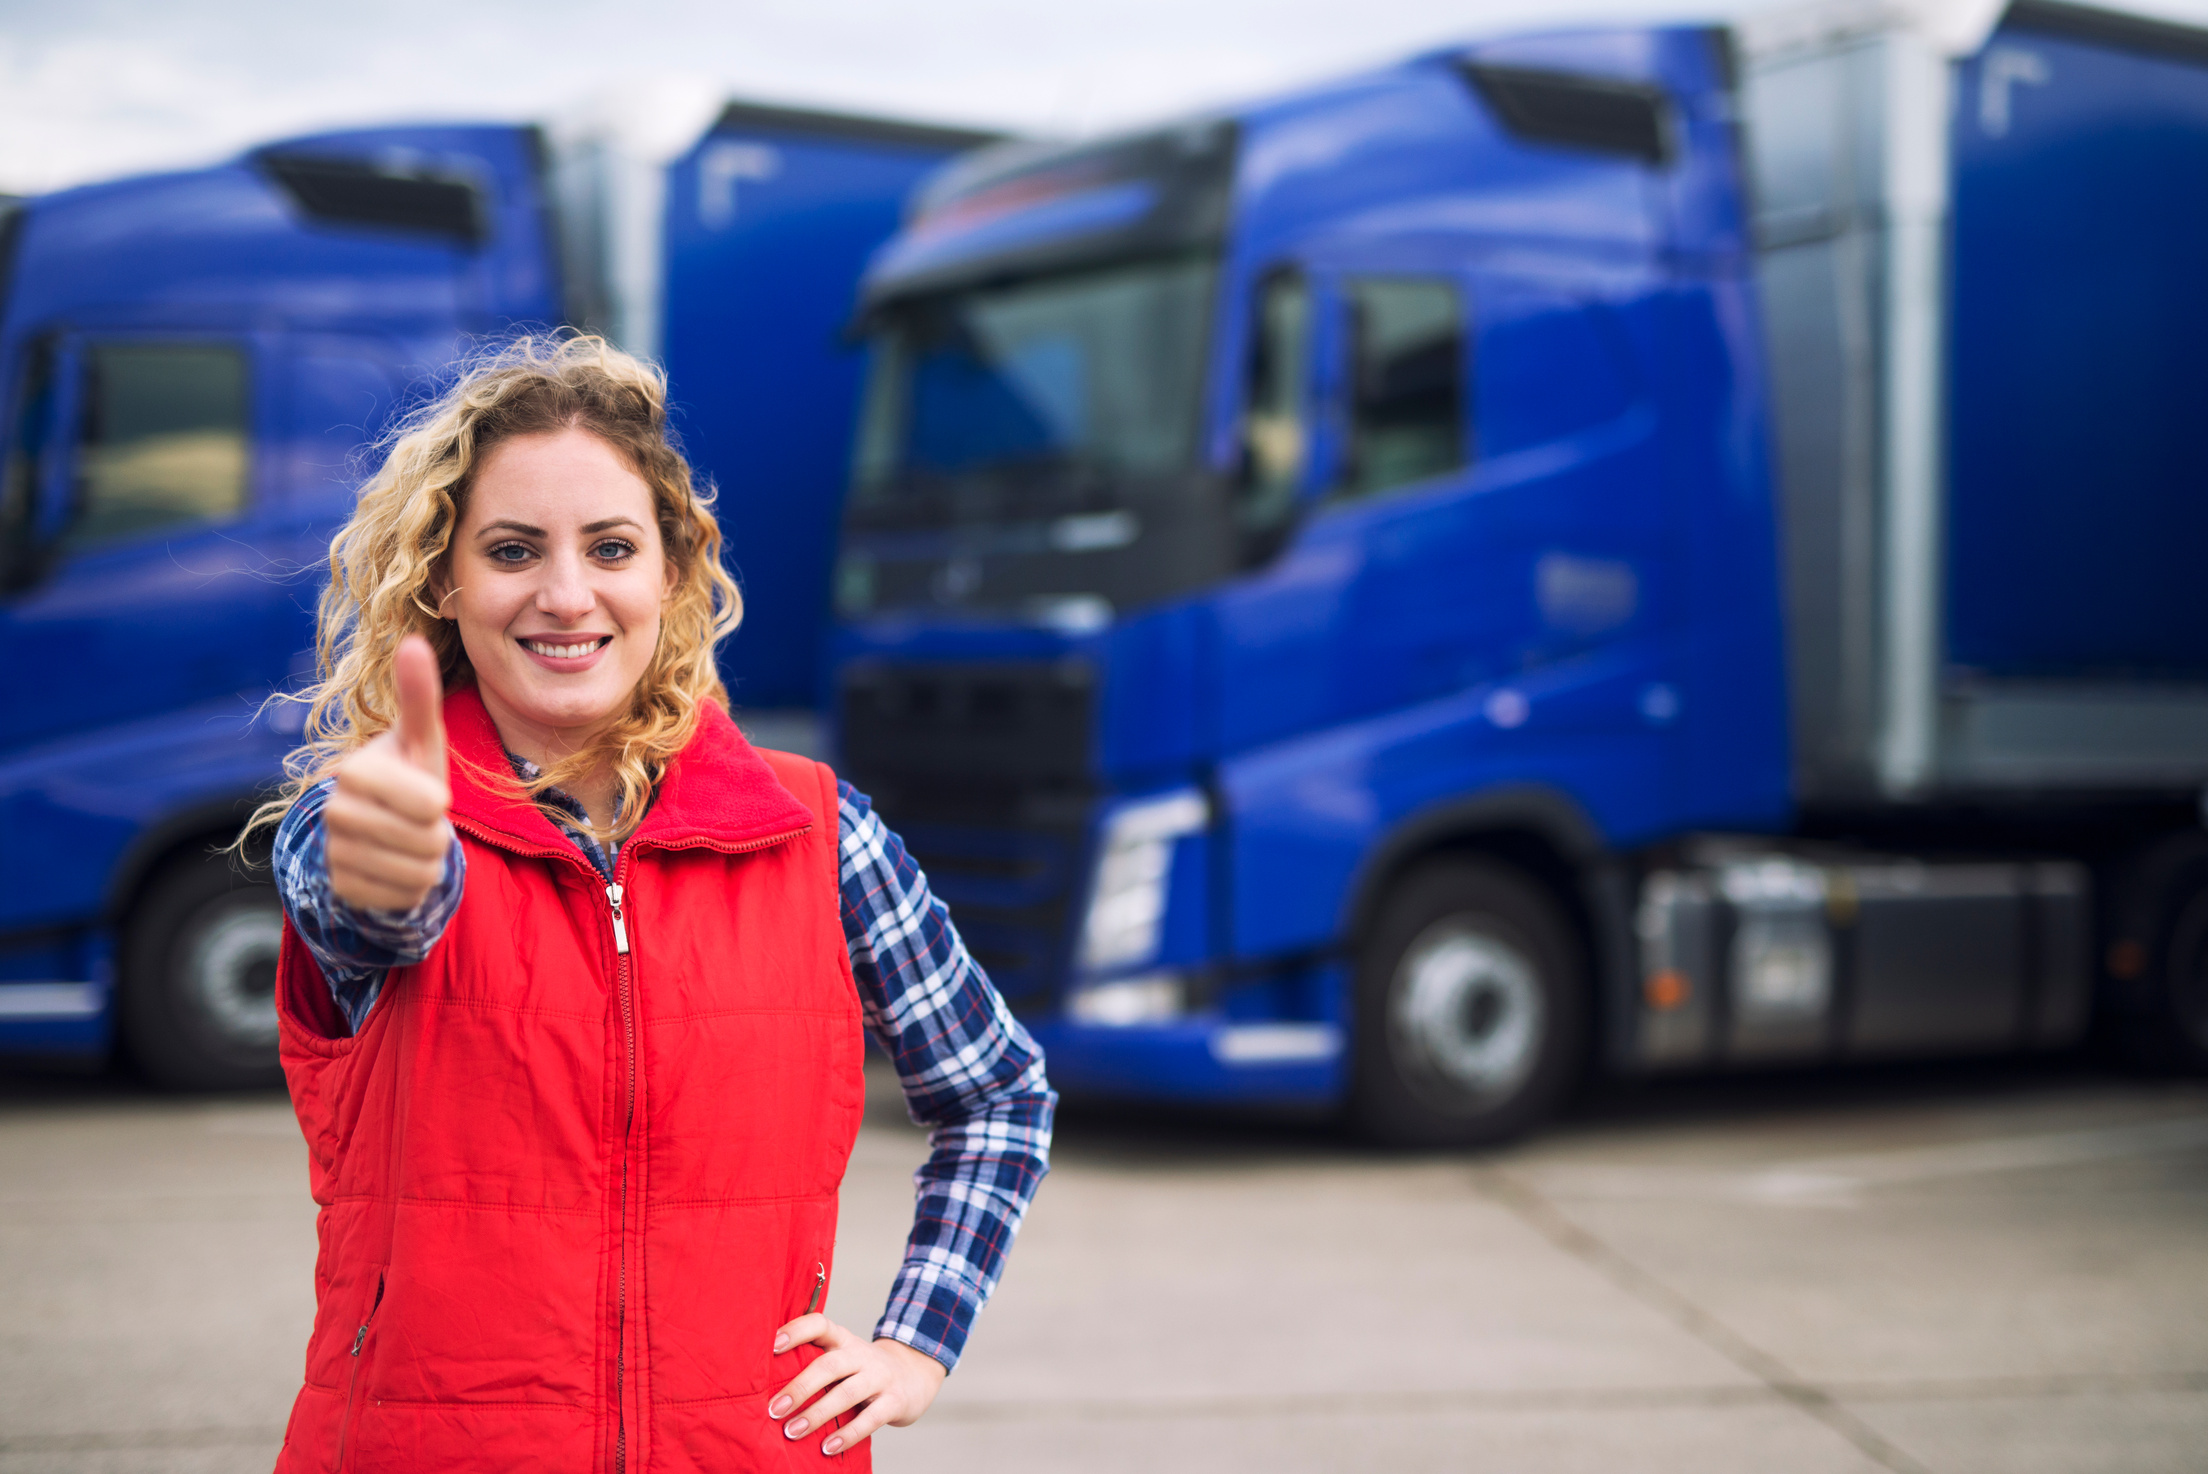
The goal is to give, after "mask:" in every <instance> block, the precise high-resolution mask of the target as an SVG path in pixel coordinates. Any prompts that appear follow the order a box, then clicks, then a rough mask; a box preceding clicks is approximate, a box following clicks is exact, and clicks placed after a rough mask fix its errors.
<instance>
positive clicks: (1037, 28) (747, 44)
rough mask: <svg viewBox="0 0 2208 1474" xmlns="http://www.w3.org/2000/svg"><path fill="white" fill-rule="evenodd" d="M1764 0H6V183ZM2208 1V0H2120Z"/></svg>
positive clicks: (1147, 73)
mask: <svg viewBox="0 0 2208 1474" xmlns="http://www.w3.org/2000/svg"><path fill="white" fill-rule="evenodd" d="M1762 3H1769V0H1684V3H1682V0H1447V3H1445V0H913V3H902V4H900V3H894V0H628V3H620V0H598V3H580V0H352V3H349V4H331V3H328V0H306V3H302V0H0V191H4V190H12V191H18V192H31V191H37V190H45V189H53V188H57V187H60V186H63V185H68V184H74V183H81V182H84V181H86V180H92V179H101V178H107V177H111V176H113V175H117V174H122V173H129V172H135V171H138V170H143V169H153V168H165V167H170V166H175V165H189V164H195V163H200V162H205V161H208V160H212V159H216V158H220V157H222V156H224V155H226V154H228V153H231V152H233V151H235V150H237V149H239V148H242V147H244V146H246V145H248V144H251V143H255V142H258V141H261V140H264V139H269V138H275V137H281V136H283V135H285V134H288V133H298V132H304V131H308V130H311V129H315V128H321V127H326V126H333V125H345V124H354V123H366V122H382V121H395V120H401V119H428V118H453V119H472V118H508V119H546V118H552V117H557V116H559V115H561V114H563V113H570V112H573V111H575V110H576V109H578V108H580V107H583V106H585V105H587V104H588V103H589V102H590V101H591V100H592V99H593V98H594V97H595V98H599V99H603V98H605V97H606V96H608V95H615V96H622V97H627V98H631V99H634V98H637V97H640V96H642V97H652V98H656V99H658V101H659V104H660V106H661V108H662V110H663V111H664V112H665V114H666V115H667V116H668V117H669V118H670V119H673V120H680V123H681V126H684V127H687V126H689V121H688V120H690V119H692V118H702V117H703V116H705V115H706V114H707V113H708V112H709V104H710V102H711V101H712V100H715V99H720V98H726V97H737V96H740V97H745V98H749V99H753V100H756V101H766V102H787V103H796V104H800V105H810V106H816V107H829V108H835V109H841V110H847V111H861V112H871V113H883V114H889V115H892V116H899V117H911V118H918V119H927V120H932V121H942V122H955V123H973V124H981V125H986V126H990V127H997V128H1005V129H1011V130H1017V131H1023V132H1041V133H1052V134H1079V133H1087V132H1094V131H1096V130H1098V129H1104V128H1111V127H1115V126H1118V125H1122V124H1128V123H1136V122H1142V121H1146V120H1149V119H1154V118H1160V117H1166V116H1171V115H1173V114H1176V113H1179V112H1184V111H1188V110H1191V109H1194V108H1199V107H1203V106H1206V105H1209V104H1214V103H1219V102H1225V101H1232V100H1234V99H1237V98H1242V97H1249V96H1254V95H1259V94H1262V93H1264V92H1267V91H1269V90H1272V89H1274V88H1278V87H1281V86H1285V85H1289V84H1293V83H1295V82H1298V81H1303V80H1308V79H1312V78H1317V77H1323V76H1327V75H1330V74H1333V73H1337V72H1343V71H1348V70H1352V69H1354V68H1356V67H1359V66H1362V65H1365V64H1367V63H1371V62H1376V61H1384V60H1387V59H1389V58H1392V57H1396V56H1401V55H1404V54H1407V53H1409V52H1412V51H1416V50H1419V49H1421V48H1424V47H1427V46H1430V45H1433V44H1436V43H1440V42H1446V41H1451V40H1456V39H1460V38H1467V37H1471V36H1476V35H1479V34H1483V33H1488V32H1492V31H1495V30H1498V29H1501V28H1504V27H1508V26H1513V25H1517V26H1524V25H1529V24H1541V25H1552V24H1557V23H1560V22H1569V21H1575V20H1599V19H1613V18H1628V17H1636V16H1638V17H1648V16H1663V17H1666V18H1690V19H1691V18H1697V17H1707V16H1711V15H1716V14H1722V13H1727V12H1732V11H1738V10H1743V9H1750V8H1757V7H1758V6H1759V5H1760V4H1762ZM2125 3H2126V6H2127V8H2133V9H2139V10H2143V11H2149V12H2153V13H2159V14H2163V15H2169V16H2173V17H2177V18H2184V19H2191V20H2195V21H2199V22H2201V23H2204V24H2208V0H2125Z"/></svg>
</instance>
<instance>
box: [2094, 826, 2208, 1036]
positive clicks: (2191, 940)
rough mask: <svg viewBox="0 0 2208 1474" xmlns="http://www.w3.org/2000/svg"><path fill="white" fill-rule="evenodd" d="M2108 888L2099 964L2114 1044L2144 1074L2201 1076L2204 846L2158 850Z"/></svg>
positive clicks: (2206, 1013)
mask: <svg viewBox="0 0 2208 1474" xmlns="http://www.w3.org/2000/svg"><path fill="white" fill-rule="evenodd" d="M2112 889H2113V891H2114V893H2115V895H2116V897H2117V901H2118V907H2117V910H2116V913H2115V916H2114V924H2113V925H2112V926H2111V928H2110V935H2111V938H2112V940H2111V941H2110V943H2109V947H2108V951H2107V954H2106V956H2105V958H2104V961H2103V965H2104V967H2105V968H2106V970H2107V973H2108V976H2109V979H2110V982H2111V984H2112V986H2113V989H2114V991H2113V993H2112V995H2111V1001H2112V1002H2113V1004H2114V1005H2115V1008H2116V1013H2117V1022H2118V1027H2119V1030H2120V1032H2119V1033H2118V1035H2117V1040H2118V1042H2119V1043H2120V1044H2121V1045H2122V1047H2123V1050H2124V1052H2125V1053H2126V1054H2127V1055H2129V1056H2130V1058H2131V1061H2132V1063H2134V1064H2137V1065H2141V1066H2144V1067H2145V1068H2147V1069H2150V1070H2172V1069H2174V1070H2194V1071H2198V1070H2208V841H2203V840H2202V839H2200V838H2199V837H2197V836H2192V835H2187V836H2184V837H2183V838H2182V839H2180V840H2178V841H2175V842H2172V843H2166V844H2163V845H2160V846H2157V847H2156V848H2155V849H2153V850H2150V851H2148V852H2147V853H2146V855H2145V856H2144V857H2142V858H2141V859H2140V860H2138V861H2137V862H2135V863H2134V864H2133V865H2132V866H2131V867H2129V869H2128V871H2127V872H2125V873H2122V874H2121V875H2120V876H2119V878H2118V880H2117V882H2116V884H2115V885H2114V886H2113V887H2112Z"/></svg>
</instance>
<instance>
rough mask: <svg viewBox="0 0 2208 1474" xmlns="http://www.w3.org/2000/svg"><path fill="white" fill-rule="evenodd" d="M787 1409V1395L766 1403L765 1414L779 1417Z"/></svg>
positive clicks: (788, 1403) (788, 1406)
mask: <svg viewBox="0 0 2208 1474" xmlns="http://www.w3.org/2000/svg"><path fill="white" fill-rule="evenodd" d="M789 1410H790V1400H789V1399H788V1398H787V1397H777V1398H776V1399H775V1400H774V1401H772V1402H770V1403H768V1404H767V1416H768V1417H770V1418H779V1417H781V1416H782V1415H783V1414H784V1413H786V1412H788V1411H789Z"/></svg>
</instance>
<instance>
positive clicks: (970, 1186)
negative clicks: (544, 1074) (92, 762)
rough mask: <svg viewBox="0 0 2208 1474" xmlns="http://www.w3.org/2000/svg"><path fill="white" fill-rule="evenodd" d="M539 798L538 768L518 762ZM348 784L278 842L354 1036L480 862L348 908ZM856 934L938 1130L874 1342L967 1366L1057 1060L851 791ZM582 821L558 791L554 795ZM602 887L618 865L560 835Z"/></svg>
mask: <svg viewBox="0 0 2208 1474" xmlns="http://www.w3.org/2000/svg"><path fill="white" fill-rule="evenodd" d="M514 765H515V771H516V773H517V774H519V775H520V776H521V777H523V778H524V779H525V780H526V779H528V778H530V777H533V776H535V771H534V769H533V768H532V767H531V765H530V764H528V763H526V762H524V761H523V760H522V759H520V758H515V759H514ZM332 781H333V780H325V781H324V782H323V783H320V784H318V785H316V786H315V787H313V788H311V789H309V790H308V791H307V792H306V793H304V794H302V795H301V796H300V799H299V802H298V803H296V804H294V805H293V806H292V809H291V812H290V813H288V814H286V815H285V816H284V821H283V823H282V825H281V826H280V827H279V828H278V829H277V832H276V847H275V855H274V865H275V871H276V884H277V889H278V891H279V892H280V893H281V894H282V897H283V903H284V910H285V913H286V914H287V915H289V916H290V918H291V923H292V926H293V927H294V928H295V929H296V930H297V931H298V933H299V937H300V940H301V941H303V942H304V943H306V946H307V949H308V950H309V951H310V952H312V953H313V954H314V958H315V961H316V962H318V963H320V964H321V968H322V975H323V977H324V978H326V979H327V980H328V981H329V985H330V991H331V993H332V994H333V995H334V996H335V998H336V1000H337V1004H338V1007H339V1009H340V1010H341V1011H342V1012H343V1013H344V1015H345V1018H346V1020H347V1021H348V1023H349V1024H350V1025H351V1027H353V1028H355V1029H357V1028H359V1027H360V1025H361V1022H362V1021H363V1020H364V1019H366V1018H367V1016H368V1011H369V1009H370V1008H371V1007H372V1006H373V1005H374V1003H375V1001H376V995H377V993H378V992H379V991H380V990H381V988H382V986H383V979H384V974H385V973H386V972H388V971H389V970H390V969H391V968H394V967H405V966H408V965H410V964H413V963H416V962H420V961H421V960H422V959H423V958H425V957H427V956H428V955H429V952H430V949H431V948H433V947H434V946H436V945H437V939H438V938H439V937H441V936H443V935H444V931H445V927H446V926H447V925H448V924H450V922H451V921H452V917H453V914H454V913H455V912H456V911H458V910H459V907H460V895H461V892H462V890H463V889H464V888H465V886H466V883H467V856H466V853H465V852H464V851H463V850H462V848H461V846H460V840H459V838H458V837H457V836H455V837H454V839H453V841H452V848H451V850H450V851H449V852H448V854H447V855H446V859H445V870H444V875H443V877H442V878H441V879H440V880H439V882H438V884H437V886H436V887H435V888H434V889H432V890H431V891H430V893H429V895H428V896H427V897H425V898H424V899H423V901H422V903H421V904H420V905H419V906H417V907H415V908H414V909H413V910H411V911H405V912H396V911H378V910H373V909H369V908H365V907H361V908H356V907H353V906H348V905H347V904H345V903H344V902H343V901H341V900H339V899H338V898H337V896H336V895H335V894H334V893H332V891H331V890H330V880H329V860H328V856H327V854H326V852H325V849H324V840H325V832H324V828H323V822H322V806H323V804H324V803H325V802H327V800H328V798H329V793H330V789H331V787H332ZM836 788H837V795H838V798H839V808H838V849H839V852H840V855H841V868H840V875H839V880H840V888H841V891H842V898H843V905H842V911H843V934H844V940H845V942H846V944H847V945H848V946H849V948H850V952H851V972H852V975H853V977H854V978H856V979H857V982H858V986H859V1002H860V1006H861V1009H862V1012H863V1013H864V1015H865V1018H866V1027H867V1030H868V1032H869V1033H871V1034H872V1035H873V1036H874V1038H875V1040H876V1041H877V1042H879V1043H880V1044H881V1046H882V1048H883V1049H884V1050H885V1051H886V1052H887V1053H888V1055H889V1058H890V1060H891V1062H892V1063H893V1064H894V1065H895V1066H896V1069H897V1076H898V1078H899V1079H900V1080H901V1081H902V1082H903V1083H904V1090H905V1105H906V1108H907V1110H908V1111H909V1112H910V1114H911V1116H912V1119H913V1121H914V1122H915V1124H918V1125H921V1126H926V1127H929V1128H931V1130H930V1133H929V1137H928V1145H929V1151H928V1160H927V1162H926V1163H925V1164H924V1165H923V1166H922V1167H921V1168H920V1170H919V1171H918V1172H917V1173H915V1174H914V1175H913V1186H914V1190H915V1195H916V1198H917V1201H916V1203H915V1206H914V1211H913V1223H912V1232H911V1234H910V1235H909V1236H908V1237H907V1239H906V1241H905V1260H904V1265H903V1267H902V1268H901V1269H900V1270H899V1271H898V1274H897V1280H896V1283H895V1284H894V1285H893V1286H892V1287H891V1289H890V1295H889V1304H888V1307H887V1308H886V1309H885V1310H884V1311H883V1312H882V1317H881V1319H880V1321H879V1322H877V1323H876V1325H875V1327H874V1334H875V1335H876V1336H877V1337H884V1336H886V1337H889V1338H891V1339H894V1340H897V1341H902V1342H904V1343H905V1344H906V1345H908V1346H911V1347H914V1348H916V1349H917V1350H920V1351H925V1352H926V1353H928V1354H929V1355H930V1356H933V1357H934V1358H935V1359H936V1360H938V1361H940V1362H942V1363H943V1365H944V1366H946V1367H952V1366H956V1365H957V1363H958V1356H959V1352H960V1350H961V1349H962V1348H963V1347H964V1346H965V1344H966V1337H967V1334H968V1333H969V1332H970V1331H971V1330H972V1329H973V1323H974V1317H975V1316H976V1315H977V1314H979V1313H980V1311H981V1307H982V1306H983V1304H985V1303H986V1302H987V1301H988V1299H989V1295H990V1292H991V1291H993V1290H994V1289H995V1288H996V1284H997V1278H998V1276H999V1275H1000V1274H1002V1273H1003V1270H1004V1258H1005V1255H1006V1253H1008V1252H1009V1251H1010V1249H1011V1247H1012V1238H1013V1235H1014V1234H1016V1233H1017V1232H1018V1231H1019V1227H1020V1220H1021V1219H1022V1218H1023V1217H1024V1216H1025V1215H1026V1213H1027V1205H1028V1203H1029V1202H1030V1201H1032V1200H1033V1198H1034V1196H1035V1189H1036V1187H1037V1186H1038V1185H1039V1184H1040V1183H1041V1182H1042V1179H1043V1174H1044V1173H1046V1172H1048V1171H1049V1170H1050V1126H1051V1113H1052V1111H1053V1109H1054V1108H1055V1106H1056V1104H1057V1096H1056V1095H1055V1094H1053V1093H1052V1091H1051V1089H1050V1085H1049V1082H1048V1081H1047V1080H1046V1079H1045V1078H1044V1076H1043V1055H1042V1051H1041V1050H1040V1049H1039V1048H1037V1047H1036V1044H1035V1041H1034V1040H1033V1039H1031V1038H1029V1037H1028V1033H1027V1030H1025V1029H1023V1028H1022V1027H1020V1025H1019V1023H1018V1021H1017V1020H1015V1019H1014V1018H1013V1017H1012V1014H1011V1012H1010V1010H1008V1009H1007V1008H1006V1007H1005V1004H1004V1000H1003V998H1001V997H999V996H998V994H997V990H996V989H995V988H994V987H993V986H991V985H990V982H989V979H988V977H987V976H986V975H984V974H983V972H982V970H981V968H980V966H979V965H977V964H976V963H975V961H974V959H973V958H972V957H971V956H970V955H968V953H967V951H966V944H965V943H964V942H962V941H960V940H959V936H958V930H957V928H956V927H954V926H953V925H952V924H951V918H950V913H949V912H948V911H947V910H946V909H945V908H944V905H943V903H942V902H941V901H939V900H937V899H936V898H935V897H934V896H933V895H931V894H930V893H929V891H928V882H927V877H925V876H924V875H922V874H921V873H920V868H919V866H917V865H916V864H914V863H913V860H912V857H911V856H910V855H908V854H907V853H905V847H904V845H903V843H902V842H901V841H899V839H898V838H897V836H896V835H895V834H893V833H891V832H890V830H889V828H888V827H887V826H886V825H884V824H883V823H882V821H881V819H880V817H879V816H878V815H876V814H875V812H874V810H873V807H872V806H871V805H870V804H869V803H868V801H867V798H866V796H865V795H864V794H862V793H859V792H857V791H856V790H854V789H853V788H852V787H851V785H850V784H848V783H840V782H839V783H838V784H837V786H836ZM548 797H550V798H551V799H552V801H553V802H554V803H555V804H556V805H558V806H559V807H560V808H562V809H565V810H567V811H568V812H570V813H573V814H576V815H578V816H580V813H581V810H580V808H579V807H577V806H576V805H575V804H574V801H573V800H572V799H570V798H568V797H567V796H566V795H565V794H561V793H560V792H559V791H558V790H556V789H555V790H552V792H551V793H550V794H549V795H548ZM563 829H564V832H566V834H567V835H568V837H569V838H570V839H572V840H574V841H575V844H576V847H577V848H578V849H580V850H581V851H582V852H583V855H584V856H585V858H587V859H588V860H589V861H590V862H591V864H592V865H593V866H595V867H596V868H597V869H598V871H599V873H600V874H602V875H605V876H607V877H609V878H610V877H611V875H612V873H613V860H614V858H615V857H614V856H613V855H610V854H608V853H606V851H605V850H604V849H603V848H602V847H601V846H599V845H598V844H597V842H596V841H594V840H593V839H591V838H590V836H589V835H588V834H586V833H581V832H579V831H577V830H574V829H568V828H565V826H563Z"/></svg>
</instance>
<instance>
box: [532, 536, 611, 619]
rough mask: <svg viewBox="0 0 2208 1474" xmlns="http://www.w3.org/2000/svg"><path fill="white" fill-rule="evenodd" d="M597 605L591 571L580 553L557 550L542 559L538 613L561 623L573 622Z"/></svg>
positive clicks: (582, 617) (538, 589)
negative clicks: (592, 586)
mask: <svg viewBox="0 0 2208 1474" xmlns="http://www.w3.org/2000/svg"><path fill="white" fill-rule="evenodd" d="M597 607H598V596H597V595H596V594H595V593H593V592H592V591H591V587H590V570H589V568H588V566H587V565H586V564H585V563H584V562H583V559H582V556H581V555H580V554H579V553H575V552H572V551H562V552H556V553H554V554H552V555H551V556H550V557H548V558H546V559H545V560H544V577H543V579H542V580H541V581H540V582H539V583H538V584H537V612H538V613H540V614H544V615H548V616H550V617H551V618H553V619H556V620H558V621H559V622H560V623H562V624H576V623H579V622H580V621H581V620H583V619H584V618H585V617H586V616H587V615H589V613H590V611H591V610H593V609H595V608H597Z"/></svg>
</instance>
